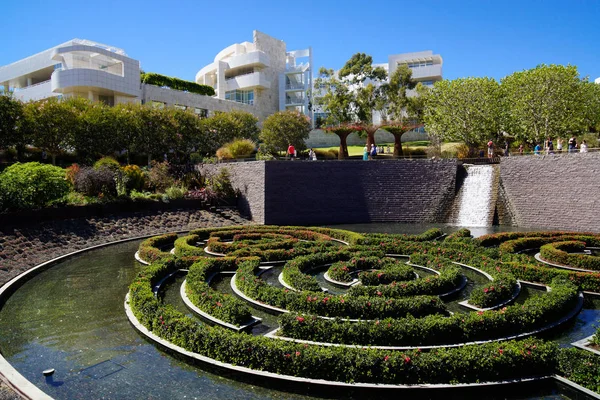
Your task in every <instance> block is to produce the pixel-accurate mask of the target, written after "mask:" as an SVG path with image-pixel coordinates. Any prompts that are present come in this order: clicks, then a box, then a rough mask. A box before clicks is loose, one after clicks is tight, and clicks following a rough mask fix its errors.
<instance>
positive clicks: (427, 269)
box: [406, 261, 468, 298]
mask: <svg viewBox="0 0 600 400" xmlns="http://www.w3.org/2000/svg"><path fill="white" fill-rule="evenodd" d="M406 265H409V266H411V267H413V268H419V269H422V270H425V271H429V272H432V273H434V274H436V275H438V276H439V275H441V274H442V273H441V272H440V271H437V270H435V269H433V268H429V267H424V266H422V265H418V264H413V263H411V262H410V261H407V262H406ZM417 278H419V275H418V274H417ZM467 283H468V280H467V278H466V277H465V276H464V275H463V277H462V280H461V282H460V284H459V285H458V286H457V287H455V288H454V289H452V290H451V291H449V292H446V293H442V294H438V295H437V296H439V297H441V298H444V297H449V296H452V295H454V294H456V293H458V292H460V291H461V290H463V289H464V288H465V286H467Z"/></svg>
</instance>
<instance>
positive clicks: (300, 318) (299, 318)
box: [296, 315, 304, 323]
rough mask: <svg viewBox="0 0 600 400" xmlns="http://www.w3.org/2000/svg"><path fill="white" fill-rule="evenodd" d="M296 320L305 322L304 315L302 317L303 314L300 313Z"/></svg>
mask: <svg viewBox="0 0 600 400" xmlns="http://www.w3.org/2000/svg"><path fill="white" fill-rule="evenodd" d="M296 321H298V322H300V323H303V322H304V317H301V316H299V315H298V316H297V317H296Z"/></svg>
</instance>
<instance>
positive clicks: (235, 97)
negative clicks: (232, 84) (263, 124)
mask: <svg viewBox="0 0 600 400" xmlns="http://www.w3.org/2000/svg"><path fill="white" fill-rule="evenodd" d="M225 100H230V101H235V102H237V103H244V104H254V90H231V91H229V92H225Z"/></svg>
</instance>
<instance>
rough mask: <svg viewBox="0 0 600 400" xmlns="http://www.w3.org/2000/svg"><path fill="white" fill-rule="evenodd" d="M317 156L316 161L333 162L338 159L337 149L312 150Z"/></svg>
mask: <svg viewBox="0 0 600 400" xmlns="http://www.w3.org/2000/svg"><path fill="white" fill-rule="evenodd" d="M313 150H314V151H315V154H316V155H317V160H333V159H337V158H338V154H339V150H337V149H326V150H323V149H313Z"/></svg>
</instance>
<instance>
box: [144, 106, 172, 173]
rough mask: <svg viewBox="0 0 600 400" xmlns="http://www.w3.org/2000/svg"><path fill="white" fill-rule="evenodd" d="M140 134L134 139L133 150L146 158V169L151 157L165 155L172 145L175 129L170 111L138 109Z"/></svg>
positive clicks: (150, 107) (149, 107)
mask: <svg viewBox="0 0 600 400" xmlns="http://www.w3.org/2000/svg"><path fill="white" fill-rule="evenodd" d="M138 112H139V122H140V126H141V134H140V135H139V136H138V137H136V141H135V149H136V151H137V152H139V153H143V154H146V156H147V157H148V167H150V166H151V161H152V158H153V157H156V156H160V155H162V154H166V153H167V152H168V151H169V149H170V148H171V147H172V144H173V143H174V141H175V140H174V135H175V127H174V121H173V118H171V113H170V110H169V109H167V108H156V107H152V106H148V105H145V106H142V107H140V108H139V109H138Z"/></svg>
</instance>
